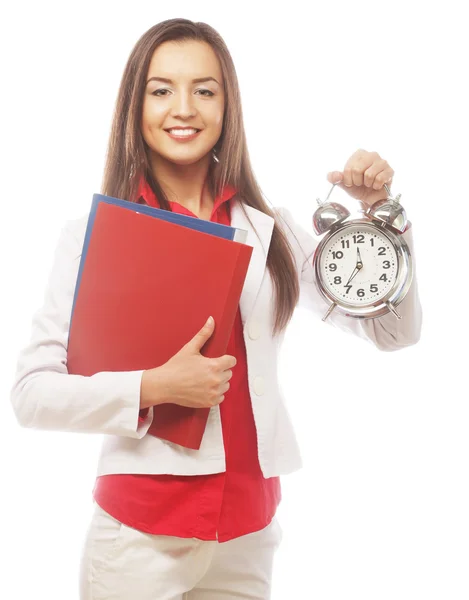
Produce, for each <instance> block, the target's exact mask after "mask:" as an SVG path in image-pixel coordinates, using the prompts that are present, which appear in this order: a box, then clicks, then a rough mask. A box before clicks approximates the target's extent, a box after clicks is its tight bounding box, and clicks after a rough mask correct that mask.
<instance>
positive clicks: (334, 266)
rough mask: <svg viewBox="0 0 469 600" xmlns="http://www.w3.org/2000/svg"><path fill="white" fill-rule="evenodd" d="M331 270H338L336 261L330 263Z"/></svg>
mask: <svg viewBox="0 0 469 600" xmlns="http://www.w3.org/2000/svg"><path fill="white" fill-rule="evenodd" d="M329 271H337V265H336V264H335V263H331V264H330V265H329Z"/></svg>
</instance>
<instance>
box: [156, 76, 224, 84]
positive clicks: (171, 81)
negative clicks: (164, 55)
mask: <svg viewBox="0 0 469 600" xmlns="http://www.w3.org/2000/svg"><path fill="white" fill-rule="evenodd" d="M150 81H161V82H162V83H173V80H172V79H167V78H166V77H150V79H149V80H148V81H147V84H148V83H150ZM205 81H214V82H215V83H218V81H217V80H216V79H215V77H199V78H198V79H193V80H192V83H204V82H205ZM218 85H220V84H219V83H218Z"/></svg>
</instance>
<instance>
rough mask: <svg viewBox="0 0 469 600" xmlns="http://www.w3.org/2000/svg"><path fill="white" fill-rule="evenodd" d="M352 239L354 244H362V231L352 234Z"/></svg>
mask: <svg viewBox="0 0 469 600" xmlns="http://www.w3.org/2000/svg"><path fill="white" fill-rule="evenodd" d="M353 241H354V242H355V244H363V243H364V242H365V236H364V235H363V233H359V234H358V235H355V234H353Z"/></svg>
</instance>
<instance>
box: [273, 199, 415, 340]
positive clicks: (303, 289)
mask: <svg viewBox="0 0 469 600" xmlns="http://www.w3.org/2000/svg"><path fill="white" fill-rule="evenodd" d="M276 211H277V213H278V215H279V216H280V220H279V224H280V225H281V226H283V229H284V231H285V233H286V235H287V237H288V240H289V242H290V244H291V246H292V249H293V252H294V254H295V256H296V262H297V267H298V272H299V278H300V300H299V304H298V305H299V306H301V307H303V308H306V309H308V310H312V311H313V312H315V313H316V314H318V315H319V316H320V317H321V318H322V317H323V316H324V315H325V313H326V312H327V309H328V304H327V303H326V301H325V300H324V299H323V298H322V296H321V295H320V293H319V291H318V290H317V288H316V284H315V273H314V267H313V262H312V259H313V255H314V251H315V250H316V247H317V245H318V242H317V241H316V239H315V237H313V235H312V234H310V233H309V232H307V231H306V230H305V229H304V228H303V227H302V226H300V225H299V224H298V223H297V222H296V221H295V220H294V218H293V217H292V214H291V212H290V211H289V210H288V209H287V208H285V207H279V208H277V209H276ZM402 235H403V236H404V240H405V241H406V243H407V244H408V246H409V250H410V253H411V255H412V261H413V273H414V275H413V279H412V284H411V286H410V288H409V291H408V292H407V294H406V296H405V298H404V299H403V300H402V302H401V303H400V304H399V306H398V307H397V310H398V312H399V314H400V315H401V316H402V318H401V319H398V318H397V317H396V316H395V315H393V314H392V313H388V314H386V315H383V316H382V317H378V318H375V319H357V318H354V317H347V316H345V315H343V314H341V313H339V311H337V310H335V311H333V312H332V313H331V314H330V315H329V316H328V317H327V319H326V323H330V324H331V325H333V326H334V327H337V328H338V329H341V330H343V331H346V332H348V333H351V334H354V335H357V336H358V337H359V338H361V339H363V340H366V341H368V342H370V343H372V344H373V345H374V346H376V348H378V349H379V350H383V351H394V350H400V349H401V348H405V347H407V346H411V345H413V344H416V343H417V342H418V341H419V339H420V334H421V329H422V306H421V303H420V298H419V292H418V283H417V276H416V261H415V253H414V240H413V231H412V224H411V223H409V227H408V228H407V230H406V231H405V232H404V233H403V234H402Z"/></svg>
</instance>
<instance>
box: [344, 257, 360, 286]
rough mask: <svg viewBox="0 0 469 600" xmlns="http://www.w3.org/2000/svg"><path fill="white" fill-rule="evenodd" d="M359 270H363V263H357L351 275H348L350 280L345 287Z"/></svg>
mask: <svg viewBox="0 0 469 600" xmlns="http://www.w3.org/2000/svg"><path fill="white" fill-rule="evenodd" d="M361 268H363V263H361V262H360V263H357V266H356V267H355V268H354V270H353V271H352V274H351V275H350V278H349V280H348V281H347V283H346V284H345V285H348V284H349V283H350V282H351V281H352V279H353V278H354V277H355V275H356V274H357V273H358V271H360V269H361Z"/></svg>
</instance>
